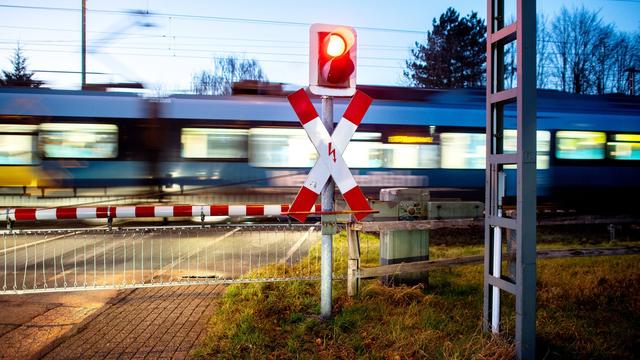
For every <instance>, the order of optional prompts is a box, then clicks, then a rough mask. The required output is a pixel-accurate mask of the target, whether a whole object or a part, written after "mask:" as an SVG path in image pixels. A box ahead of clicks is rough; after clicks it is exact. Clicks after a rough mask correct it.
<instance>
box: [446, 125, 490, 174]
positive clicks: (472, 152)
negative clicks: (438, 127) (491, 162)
mask: <svg viewBox="0 0 640 360" xmlns="http://www.w3.org/2000/svg"><path fill="white" fill-rule="evenodd" d="M485 143H486V141H485V134H480V133H477V134H476V133H473V134H471V133H467V134H464V133H442V134H440V147H441V153H442V155H441V158H440V160H441V166H442V168H445V169H484V167H485V156H486V154H485Z"/></svg>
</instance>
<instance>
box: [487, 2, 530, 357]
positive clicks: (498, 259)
mask: <svg viewBox="0 0 640 360" xmlns="http://www.w3.org/2000/svg"><path fill="white" fill-rule="evenodd" d="M515 2H516V21H515V22H514V23H512V24H510V25H507V26H505V13H504V9H505V7H504V0H487V98H486V102H487V119H486V120H487V121H486V135H487V154H486V183H485V185H486V192H485V262H484V265H485V266H484V307H483V316H484V329H485V331H492V332H493V333H499V332H500V315H501V314H500V295H501V292H502V291H506V292H508V293H511V294H513V295H514V296H515V307H516V319H515V342H516V351H517V357H518V358H519V359H533V358H535V333H536V332H535V322H536V72H535V64H536V2H535V0H516V1H515ZM513 42H515V49H516V53H517V63H516V64H517V83H516V87H513V88H509V89H506V88H505V59H504V55H505V48H506V47H507V46H509V45H510V44H512V43H513ZM514 102H515V103H516V107H517V150H516V152H515V153H505V152H504V144H503V141H504V108H505V105H506V104H509V103H514ZM512 164H515V165H516V167H517V170H516V171H515V173H516V177H517V179H516V183H517V186H516V199H517V200H516V213H515V217H511V218H509V217H507V216H506V215H507V214H505V213H503V211H502V197H503V196H504V194H505V183H506V181H505V176H506V175H505V171H504V167H505V165H512ZM503 230H506V233H505V235H503V232H502V231H503ZM513 232H515V235H514V234H513ZM512 239H515V242H512V243H511V244H508V246H507V247H512V246H513V247H515V267H513V268H512V271H511V274H510V275H511V276H508V275H505V274H502V273H501V271H502V264H503V258H502V249H503V243H504V241H512Z"/></svg>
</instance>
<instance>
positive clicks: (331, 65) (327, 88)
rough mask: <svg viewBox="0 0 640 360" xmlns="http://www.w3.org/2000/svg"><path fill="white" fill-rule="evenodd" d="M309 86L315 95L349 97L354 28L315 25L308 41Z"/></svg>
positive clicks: (352, 85)
mask: <svg viewBox="0 0 640 360" xmlns="http://www.w3.org/2000/svg"><path fill="white" fill-rule="evenodd" d="M309 45H310V48H309V55H310V56H309V70H310V71H309V75H310V76H309V85H310V89H311V92H312V93H314V94H317V95H334V96H351V95H353V93H354V92H355V84H356V76H355V75H356V33H355V30H353V28H350V27H346V26H337V25H325V24H314V25H312V26H311V29H310V41H309Z"/></svg>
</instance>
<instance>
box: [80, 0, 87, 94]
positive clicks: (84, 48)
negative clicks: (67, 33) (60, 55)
mask: <svg viewBox="0 0 640 360" xmlns="http://www.w3.org/2000/svg"><path fill="white" fill-rule="evenodd" d="M81 36H82V38H81V42H82V60H81V64H82V65H81V67H82V70H81V72H82V84H81V87H82V88H84V86H85V85H87V0H82V35H81Z"/></svg>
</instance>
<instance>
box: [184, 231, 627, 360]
mask: <svg viewBox="0 0 640 360" xmlns="http://www.w3.org/2000/svg"><path fill="white" fill-rule="evenodd" d="M366 240H367V241H372V242H375V241H377V240H376V239H375V238H369V239H366ZM335 241H336V242H337V243H338V244H337V245H338V246H340V242H344V241H345V239H344V236H343V235H341V236H337V237H336V240H335ZM376 246H377V244H376V243H374V246H373V248H374V249H375V248H376ZM468 251H471V252H474V251H477V250H476V249H471V250H465V249H452V252H459V253H466V252H468ZM313 254H314V253H313V252H312V255H311V256H314V255H313ZM363 254H364V253H363ZM365 255H366V256H365V258H363V263H364V264H365V265H375V264H376V262H377V256H378V254H377V251H371V252H370V253H368V254H365ZM308 263H311V264H314V263H315V259H311V261H310V262H307V261H306V259H303V260H302V261H301V262H300V269H299V270H300V271H301V272H303V273H305V274H306V273H307V272H308ZM639 264H640V255H626V256H618V257H593V258H571V259H554V260H543V261H540V262H539V266H538V269H539V271H538V274H539V277H538V304H539V305H538V306H539V310H538V338H539V345H538V350H539V355H540V356H546V358H551V359H554V358H557V359H563V358H583V359H591V358H602V359H604V358H612V357H613V358H622V359H624V358H628V359H632V358H634V356H636V355H637V354H638V353H640V351H639V350H640V347H639V343H638V339H640V331H639V328H640V326H639V324H640V311H639V310H640V308H639V306H640V305H639V304H640V298H639V296H640V265H639ZM345 268H346V265H345V264H336V271H337V272H341V271H344V269H345ZM315 270H317V269H315ZM261 271H263V274H264V272H265V271H266V272H268V271H267V270H264V269H263V270H261ZM291 273H292V274H295V273H296V267H294V268H293V269H292V272H291ZM319 299H320V291H319V284H318V282H310V281H307V282H305V281H298V282H288V283H263V284H239V285H233V286H229V287H228V289H227V290H226V292H225V294H224V296H223V297H222V298H221V299H220V300H219V307H218V309H217V310H216V312H215V314H214V315H213V316H212V318H211V322H210V325H209V333H208V336H207V338H206V341H205V343H204V345H203V346H202V348H201V349H199V350H198V351H197V352H196V353H195V354H194V355H196V356H198V357H203V358H212V359H213V358H215V359H219V358H221V359H238V358H247V359H253V358H271V359H298V358H303V359H306V358H318V359H334V358H343V359H352V358H364V359H417V358H427V359H509V358H512V357H513V355H514V347H513V344H512V343H510V342H509V341H508V340H505V338H503V337H492V336H487V335H484V334H483V333H482V331H481V315H482V267H481V266H480V265H473V266H461V267H456V268H450V269H441V270H434V271H431V272H430V278H429V287H428V288H426V289H424V288H422V287H420V286H417V287H415V286H414V287H408V286H399V287H395V288H387V287H384V286H382V285H380V283H379V282H378V281H376V280H370V281H365V282H363V289H362V293H361V296H360V297H359V298H357V299H350V298H348V297H347V296H346V289H345V284H344V282H343V281H335V282H334V309H333V313H334V314H335V316H334V317H333V318H332V319H330V320H322V319H321V318H320V317H319ZM505 302H506V303H508V301H505ZM509 314H510V315H511V316H512V315H513V310H512V307H511V308H510V310H509V311H508V312H507V319H505V323H506V324H507V325H508V326H507V328H508V327H510V326H511V325H512V324H513V320H512V318H509Z"/></svg>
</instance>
